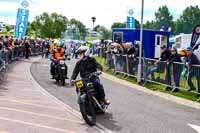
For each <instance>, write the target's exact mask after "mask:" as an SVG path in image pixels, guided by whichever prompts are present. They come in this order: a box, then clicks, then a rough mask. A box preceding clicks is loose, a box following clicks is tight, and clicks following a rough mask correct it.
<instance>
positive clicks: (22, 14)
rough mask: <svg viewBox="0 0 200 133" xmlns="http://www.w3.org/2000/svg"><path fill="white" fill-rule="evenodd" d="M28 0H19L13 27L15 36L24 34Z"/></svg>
mask: <svg viewBox="0 0 200 133" xmlns="http://www.w3.org/2000/svg"><path fill="white" fill-rule="evenodd" d="M29 7H30V0H20V1H19V8H18V11H17V21H16V28H15V37H16V38H23V37H24V36H25V34H26V29H27V25H28V17H29Z"/></svg>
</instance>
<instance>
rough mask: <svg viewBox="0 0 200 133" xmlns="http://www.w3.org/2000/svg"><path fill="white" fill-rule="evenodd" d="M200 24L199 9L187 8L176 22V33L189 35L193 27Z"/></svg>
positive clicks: (194, 7) (196, 7)
mask: <svg viewBox="0 0 200 133" xmlns="http://www.w3.org/2000/svg"><path fill="white" fill-rule="evenodd" d="M197 24H200V9H199V7H198V6H190V7H187V8H186V9H185V10H184V11H183V14H182V15H181V16H180V18H179V19H178V20H177V22H176V32H177V33H191V32H192V30H193V28H194V26H196V25H197Z"/></svg>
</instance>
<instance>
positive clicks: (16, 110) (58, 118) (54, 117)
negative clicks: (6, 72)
mask: <svg viewBox="0 0 200 133" xmlns="http://www.w3.org/2000/svg"><path fill="white" fill-rule="evenodd" d="M0 109H2V110H8V111H15V112H20V113H26V114H30V115H36V116H41V117H48V118H52V119H57V120H63V121H71V122H75V123H81V124H82V123H83V122H82V121H78V120H73V119H67V118H60V117H56V116H51V115H46V114H40V113H34V112H30V111H25V110H20V109H14V108H7V107H0Z"/></svg>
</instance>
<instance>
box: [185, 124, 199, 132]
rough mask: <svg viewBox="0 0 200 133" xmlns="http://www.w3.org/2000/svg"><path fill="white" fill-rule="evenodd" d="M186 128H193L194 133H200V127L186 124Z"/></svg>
mask: <svg viewBox="0 0 200 133" xmlns="http://www.w3.org/2000/svg"><path fill="white" fill-rule="evenodd" d="M188 126H190V127H191V128H193V129H194V130H195V131H197V132H198V133H200V126H197V125H193V124H188Z"/></svg>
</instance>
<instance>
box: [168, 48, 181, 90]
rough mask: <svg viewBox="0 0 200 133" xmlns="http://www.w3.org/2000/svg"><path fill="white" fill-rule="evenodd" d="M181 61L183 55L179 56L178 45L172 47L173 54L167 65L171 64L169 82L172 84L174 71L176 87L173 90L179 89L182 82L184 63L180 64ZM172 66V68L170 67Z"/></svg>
mask: <svg viewBox="0 0 200 133" xmlns="http://www.w3.org/2000/svg"><path fill="white" fill-rule="evenodd" d="M180 62H181V57H180V56H179V54H178V52H177V49H176V47H172V49H171V56H170V57H169V59H168V60H167V65H168V66H169V67H168V68H169V71H168V72H169V74H168V81H169V84H168V85H171V72H173V78H174V82H175V85H176V87H175V88H174V89H173V92H177V91H178V87H179V83H180V76H181V71H182V64H178V63H180ZM171 66H172V70H171V69H170V68H171Z"/></svg>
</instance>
